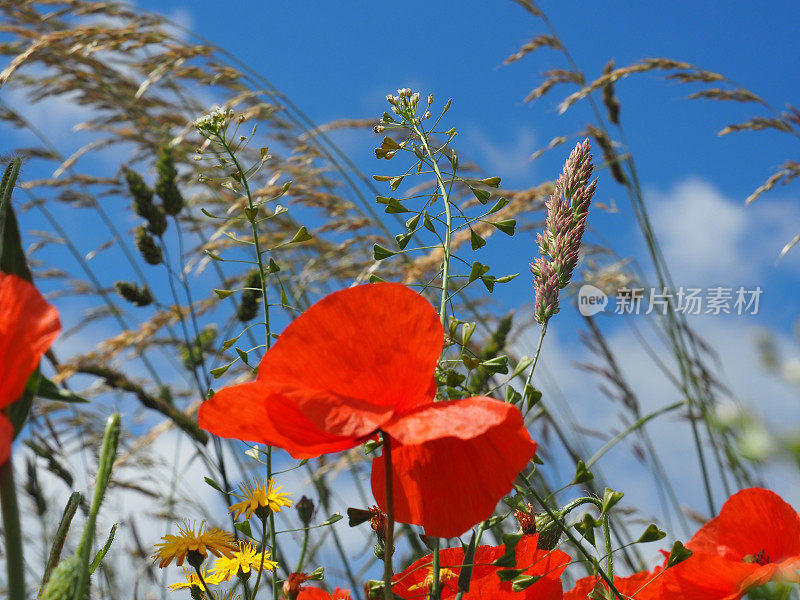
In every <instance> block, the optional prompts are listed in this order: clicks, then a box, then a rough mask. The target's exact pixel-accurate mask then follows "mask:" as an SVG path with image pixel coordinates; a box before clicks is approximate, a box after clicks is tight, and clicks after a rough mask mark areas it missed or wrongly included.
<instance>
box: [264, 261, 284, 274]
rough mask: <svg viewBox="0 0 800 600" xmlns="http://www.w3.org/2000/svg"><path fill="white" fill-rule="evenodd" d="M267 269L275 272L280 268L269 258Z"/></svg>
mask: <svg viewBox="0 0 800 600" xmlns="http://www.w3.org/2000/svg"><path fill="white" fill-rule="evenodd" d="M267 270H268V271H269V272H270V273H277V272H278V271H280V270H281V268H280V267H279V266H278V263H276V262H275V261H274V260H272V259H271V258H270V259H269V267H267Z"/></svg>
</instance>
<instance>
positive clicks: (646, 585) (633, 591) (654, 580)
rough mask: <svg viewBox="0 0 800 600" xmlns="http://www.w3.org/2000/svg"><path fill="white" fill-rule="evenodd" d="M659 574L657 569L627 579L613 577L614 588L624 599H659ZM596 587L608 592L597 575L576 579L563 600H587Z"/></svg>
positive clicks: (659, 571)
mask: <svg viewBox="0 0 800 600" xmlns="http://www.w3.org/2000/svg"><path fill="white" fill-rule="evenodd" d="M660 573H661V568H660V567H658V568H656V569H655V570H654V571H653V572H650V571H640V572H639V573H634V574H633V575H629V576H628V577H614V587H615V588H616V589H617V591H618V592H619V593H620V594H622V595H623V596H624V597H626V598H635V599H636V600H656V599H658V598H661V577H660V576H659V575H660ZM597 586H601V587H602V588H604V589H605V590H608V585H607V584H606V583H605V582H604V581H603V580H602V578H600V577H599V576H597V575H593V576H590V577H583V578H582V579H578V581H576V582H575V587H573V588H572V589H571V590H570V591H568V592H565V593H564V600H587V599H588V598H589V594H591V593H592V591H593V590H594V589H595V588H596V587H597ZM609 597H610V596H609Z"/></svg>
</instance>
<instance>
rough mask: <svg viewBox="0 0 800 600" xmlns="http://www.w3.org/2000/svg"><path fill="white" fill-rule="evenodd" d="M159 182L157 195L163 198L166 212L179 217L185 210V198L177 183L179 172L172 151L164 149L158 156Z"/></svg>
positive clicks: (157, 182)
mask: <svg viewBox="0 0 800 600" xmlns="http://www.w3.org/2000/svg"><path fill="white" fill-rule="evenodd" d="M156 171H158V180H157V181H156V194H158V196H159V198H161V202H162V203H163V205H164V212H165V213H167V214H168V215H177V214H178V213H179V212H181V210H182V209H183V204H184V202H183V196H182V195H181V192H180V190H179V189H178V186H177V184H176V183H175V178H176V177H177V176H178V171H177V170H176V169H175V163H174V161H173V159H172V151H171V150H170V149H169V148H167V147H164V148H162V149H161V153H160V154H159V155H158V161H157V162H156Z"/></svg>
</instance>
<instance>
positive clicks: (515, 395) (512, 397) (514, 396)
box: [506, 385, 522, 404]
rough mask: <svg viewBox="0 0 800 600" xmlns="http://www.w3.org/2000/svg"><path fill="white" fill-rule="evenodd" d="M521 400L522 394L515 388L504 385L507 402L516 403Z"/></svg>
mask: <svg viewBox="0 0 800 600" xmlns="http://www.w3.org/2000/svg"><path fill="white" fill-rule="evenodd" d="M520 400H522V394H520V393H519V392H518V391H517V390H515V389H514V388H513V387H511V386H510V385H507V386H506V402H507V403H508V404H517V402H519V401H520Z"/></svg>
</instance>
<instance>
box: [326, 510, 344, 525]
mask: <svg viewBox="0 0 800 600" xmlns="http://www.w3.org/2000/svg"><path fill="white" fill-rule="evenodd" d="M342 519H344V517H343V516H342V514H341V513H333V514H332V515H331V516H330V517H328V518H327V519H326V520H325V522H324V523H322V525H321V526H322V527H325V526H326V525H333V524H334V523H336V522H337V521H341V520H342Z"/></svg>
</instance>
